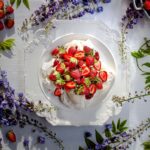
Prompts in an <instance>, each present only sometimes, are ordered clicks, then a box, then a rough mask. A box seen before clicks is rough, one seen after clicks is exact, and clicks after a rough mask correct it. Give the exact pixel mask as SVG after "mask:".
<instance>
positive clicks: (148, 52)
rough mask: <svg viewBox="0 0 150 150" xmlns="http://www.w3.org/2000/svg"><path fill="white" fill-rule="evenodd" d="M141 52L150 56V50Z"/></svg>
mask: <svg viewBox="0 0 150 150" xmlns="http://www.w3.org/2000/svg"><path fill="white" fill-rule="evenodd" d="M141 51H142V53H144V54H145V55H150V49H142V50H141Z"/></svg>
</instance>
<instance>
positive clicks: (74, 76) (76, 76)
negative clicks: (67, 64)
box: [70, 69, 81, 79]
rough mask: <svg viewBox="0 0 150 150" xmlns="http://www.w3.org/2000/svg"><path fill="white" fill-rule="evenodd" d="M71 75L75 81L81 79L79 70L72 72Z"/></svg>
mask: <svg viewBox="0 0 150 150" xmlns="http://www.w3.org/2000/svg"><path fill="white" fill-rule="evenodd" d="M70 74H71V77H73V78H74V79H79V78H80V77H81V72H80V71H79V69H76V70H73V71H71V73H70Z"/></svg>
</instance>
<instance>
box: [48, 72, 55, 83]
mask: <svg viewBox="0 0 150 150" xmlns="http://www.w3.org/2000/svg"><path fill="white" fill-rule="evenodd" d="M49 79H50V80H51V81H56V75H54V74H53V73H51V74H50V75H49Z"/></svg>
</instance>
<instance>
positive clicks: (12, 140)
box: [6, 130, 16, 143]
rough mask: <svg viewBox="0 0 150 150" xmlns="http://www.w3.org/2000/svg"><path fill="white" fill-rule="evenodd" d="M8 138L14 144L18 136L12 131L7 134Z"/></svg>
mask: <svg viewBox="0 0 150 150" xmlns="http://www.w3.org/2000/svg"><path fill="white" fill-rule="evenodd" d="M6 137H7V139H8V140H9V141H10V142H13V143H15V142H16V135H15V133H14V132H13V131H12V130H10V131H8V132H7V134H6Z"/></svg>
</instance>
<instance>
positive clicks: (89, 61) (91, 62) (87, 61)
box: [86, 56, 94, 66]
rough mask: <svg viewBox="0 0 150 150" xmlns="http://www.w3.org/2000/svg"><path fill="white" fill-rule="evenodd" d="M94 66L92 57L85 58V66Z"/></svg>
mask: <svg viewBox="0 0 150 150" xmlns="http://www.w3.org/2000/svg"><path fill="white" fill-rule="evenodd" d="M93 64H94V57H92V56H87V57H86V65H87V66H91V65H93Z"/></svg>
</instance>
